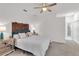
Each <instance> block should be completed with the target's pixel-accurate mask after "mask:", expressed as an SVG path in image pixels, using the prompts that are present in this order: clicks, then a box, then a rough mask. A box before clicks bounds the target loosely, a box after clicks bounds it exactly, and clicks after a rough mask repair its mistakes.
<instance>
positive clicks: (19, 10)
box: [0, 3, 79, 24]
mask: <svg viewBox="0 0 79 59" xmlns="http://www.w3.org/2000/svg"><path fill="white" fill-rule="evenodd" d="M40 5H41V4H40V3H1V4H0V24H1V23H4V24H5V23H6V22H8V21H7V20H12V19H26V17H32V16H44V15H47V16H49V15H53V14H55V15H56V14H62V13H69V12H76V11H79V8H78V7H79V4H77V3H74V4H73V3H69V4H68V3H57V6H53V7H51V9H52V12H51V13H50V12H46V13H42V14H40V9H34V7H37V6H40ZM23 9H26V10H28V11H27V12H24V11H23Z"/></svg>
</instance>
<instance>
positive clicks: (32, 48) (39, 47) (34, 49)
mask: <svg viewBox="0 0 79 59" xmlns="http://www.w3.org/2000/svg"><path fill="white" fill-rule="evenodd" d="M49 42H50V40H48V39H47V38H43V37H39V36H31V37H27V38H23V39H17V40H16V44H15V46H16V47H18V48H20V49H23V50H25V51H28V52H31V53H33V54H34V55H35V56H44V55H45V54H46V51H47V49H48V47H49Z"/></svg>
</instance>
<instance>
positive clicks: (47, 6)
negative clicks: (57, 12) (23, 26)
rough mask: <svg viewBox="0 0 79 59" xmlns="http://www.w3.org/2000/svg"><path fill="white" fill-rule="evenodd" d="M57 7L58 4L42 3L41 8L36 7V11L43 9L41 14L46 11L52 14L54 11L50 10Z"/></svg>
mask: <svg viewBox="0 0 79 59" xmlns="http://www.w3.org/2000/svg"><path fill="white" fill-rule="evenodd" d="M55 5H57V4H56V3H52V4H48V3H42V4H41V6H40V7H34V9H41V11H40V13H42V12H45V11H49V12H52V10H51V9H49V8H50V7H52V6H55Z"/></svg>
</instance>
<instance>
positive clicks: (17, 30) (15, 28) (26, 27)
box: [12, 22, 30, 37]
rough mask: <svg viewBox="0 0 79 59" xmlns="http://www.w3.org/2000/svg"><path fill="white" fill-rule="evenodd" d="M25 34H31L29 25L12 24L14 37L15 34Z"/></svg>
mask: <svg viewBox="0 0 79 59" xmlns="http://www.w3.org/2000/svg"><path fill="white" fill-rule="evenodd" d="M23 32H25V33H27V32H30V30H29V24H23V23H18V22H12V37H13V35H14V34H18V33H23Z"/></svg>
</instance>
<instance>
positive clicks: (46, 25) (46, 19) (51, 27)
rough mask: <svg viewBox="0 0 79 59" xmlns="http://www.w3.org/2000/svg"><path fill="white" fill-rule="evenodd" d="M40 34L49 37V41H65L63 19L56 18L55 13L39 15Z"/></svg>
mask: <svg viewBox="0 0 79 59" xmlns="http://www.w3.org/2000/svg"><path fill="white" fill-rule="evenodd" d="M38 20H40V21H39V22H40V26H39V29H40V35H43V36H45V37H49V39H51V41H56V42H62V43H64V42H65V39H64V38H65V19H64V17H62V18H56V17H55V15H46V16H39V17H38Z"/></svg>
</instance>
